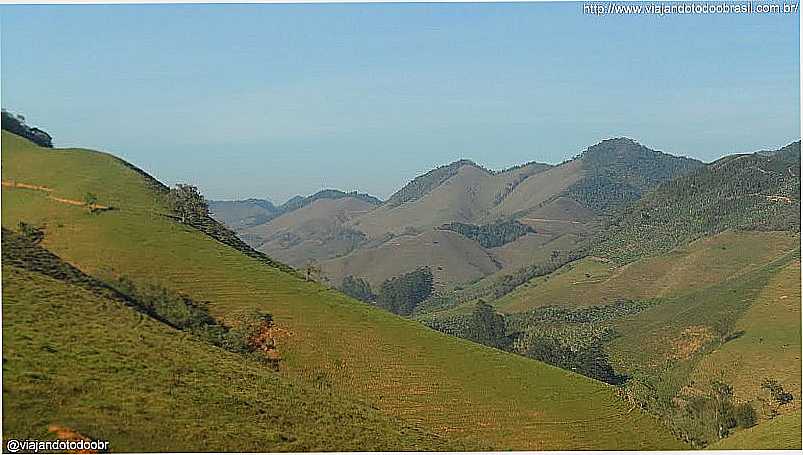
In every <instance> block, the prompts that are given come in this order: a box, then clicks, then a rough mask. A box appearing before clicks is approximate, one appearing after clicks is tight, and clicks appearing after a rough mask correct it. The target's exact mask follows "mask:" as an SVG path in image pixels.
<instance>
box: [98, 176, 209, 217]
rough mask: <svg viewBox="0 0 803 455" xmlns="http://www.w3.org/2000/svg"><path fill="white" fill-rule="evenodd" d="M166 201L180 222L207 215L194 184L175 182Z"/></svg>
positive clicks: (206, 206) (204, 203)
mask: <svg viewBox="0 0 803 455" xmlns="http://www.w3.org/2000/svg"><path fill="white" fill-rule="evenodd" d="M88 194H91V193H88ZM168 201H169V204H170V208H171V209H172V210H173V212H174V213H175V214H176V215H178V217H179V219H180V220H181V222H182V223H192V222H193V221H197V220H202V219H204V218H206V217H208V216H209V204H208V203H207V202H206V199H204V197H203V195H202V194H201V192H200V191H198V188H197V187H195V186H192V185H187V184H183V183H179V184H177V185H176V186H175V187H174V188H171V189H170V193H169V194H168Z"/></svg>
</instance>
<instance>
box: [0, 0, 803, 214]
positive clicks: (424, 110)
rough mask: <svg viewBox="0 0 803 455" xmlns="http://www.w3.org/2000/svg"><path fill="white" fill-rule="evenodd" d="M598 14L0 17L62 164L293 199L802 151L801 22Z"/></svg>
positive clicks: (246, 11) (5, 76)
mask: <svg viewBox="0 0 803 455" xmlns="http://www.w3.org/2000/svg"><path fill="white" fill-rule="evenodd" d="M581 8H582V4H581V3H559V4H555V3H547V4H545V3H540V4H440V5H436V4H384V5H382V4H380V5H378V4H364V5H343V4H341V5H337V4H331V5H183V6H182V5H133V6H119V5H111V6H0V27H1V29H0V30H1V33H2V55H1V57H2V62H1V64H2V67H0V72H1V74H2V105H3V106H4V107H6V108H8V109H10V110H12V111H14V112H20V113H23V114H24V115H26V116H27V118H28V120H29V123H31V124H33V125H39V126H41V127H43V128H44V129H45V130H46V131H48V132H50V133H51V134H52V135H53V136H54V138H55V142H56V145H57V146H82V147H88V148H96V149H101V150H106V151H110V152H113V153H115V154H117V155H120V156H122V157H124V158H126V159H128V160H129V161H131V162H133V163H134V164H136V165H138V166H140V167H142V168H144V169H145V170H147V171H148V172H150V173H152V174H154V175H155V176H156V177H157V178H159V179H161V180H163V181H165V182H167V183H175V182H178V181H184V182H191V183H195V184H197V185H198V186H199V187H200V188H201V189H202V190H203V191H204V193H205V194H206V195H207V196H208V197H210V198H216V199H217V198H227V199H228V198H246V197H268V198H270V199H272V200H274V201H275V202H283V201H284V200H285V199H286V198H288V197H289V196H291V195H294V194H297V193H302V194H309V193H312V192H315V191H317V190H319V189H321V188H324V187H331V188H339V189H343V190H354V189H358V190H360V191H366V192H370V193H372V194H375V195H378V196H380V197H383V198H384V197H387V196H388V195H389V194H390V193H392V192H393V191H394V190H396V189H398V188H399V187H400V186H402V185H403V184H404V183H405V182H406V181H407V180H409V179H411V178H412V177H414V176H416V175H417V174H420V173H422V172H424V171H426V170H428V169H430V168H432V167H435V166H438V165H441V164H445V163H448V162H451V161H454V160H456V159H459V158H469V159H473V160H475V161H476V162H478V163H480V164H483V165H485V166H487V167H490V168H503V167H507V166H510V165H514V164H518V163H522V162H526V161H532V160H537V161H544V162H552V163H554V162H560V161H562V160H564V159H566V158H569V157H571V156H572V155H574V154H576V153H578V152H579V151H581V150H582V149H584V148H586V147H587V146H588V145H591V144H594V143H596V142H598V141H600V140H601V139H604V138H607V137H613V136H629V137H632V138H634V139H637V140H638V141H639V142H641V143H643V144H645V145H647V146H650V147H652V148H657V149H659V150H663V151H666V152H669V153H673V154H679V155H689V156H693V157H697V158H700V159H703V160H712V159H714V158H716V157H719V156H721V155H723V154H727V153H733V152H744V151H754V150H757V149H769V148H777V147H779V146H782V145H785V144H787V143H789V142H791V141H793V140H796V139H798V138H799V137H800V129H799V125H800V114H799V102H800V101H799V99H800V88H799V87H800V71H799V68H800V67H799V41H798V36H799V25H798V20H799V18H798V16H797V15H796V14H795V15H697V16H664V17H657V16H623V17H613V16H605V17H596V16H588V15H584V14H583V13H582V9H581Z"/></svg>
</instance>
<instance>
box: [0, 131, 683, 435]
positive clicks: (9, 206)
mask: <svg viewBox="0 0 803 455" xmlns="http://www.w3.org/2000/svg"><path fill="white" fill-rule="evenodd" d="M2 146H3V156H2V160H3V162H2V164H3V166H2V174H3V175H2V178H3V181H4V185H3V189H2V191H3V196H4V197H3V205H2V211H3V213H2V215H3V216H2V224H3V227H4V228H6V229H9V230H15V231H16V230H18V229H19V223H20V222H24V223H27V224H28V225H32V226H39V227H42V228H43V230H44V239H43V240H42V241H41V246H42V247H43V248H46V249H47V250H49V251H50V252H52V253H53V254H54V255H55V256H57V257H58V258H60V260H62V261H64V262H66V263H68V264H71V265H72V266H73V267H75V268H76V269H78V270H80V271H81V273H83V274H86V275H87V276H92V277H99V276H102V275H112V276H116V277H119V276H124V277H126V278H127V280H130V281H131V282H133V283H142V284H143V285H147V284H148V283H152V284H154V285H158V286H163V287H166V288H169V289H170V291H171V292H176V293H180V294H181V295H184V296H186V298H187V299H191V301H193V302H205V303H204V305H203V306H204V307H206V308H208V311H209V314H210V315H211V317H213V318H214V320H215V321H218V322H219V323H221V324H231V323H232V322H231V321H236V320H237V317H238V315H239V314H241V313H242V312H247V311H261V312H268V313H270V314H271V315H272V323H273V324H274V326H273V328H272V329H271V333H273V334H275V338H276V340H275V349H277V350H278V352H279V353H280V354H281V362H280V364H279V370H278V371H273V370H272V369H270V368H268V367H267V366H265V365H264V364H261V363H260V362H259V361H258V360H256V359H255V358H252V357H241V356H239V354H235V353H232V352H228V351H226V350H223V349H220V348H217V347H214V346H212V345H209V344H207V343H205V342H204V341H202V340H201V339H199V338H198V337H197V336H192V335H190V334H188V333H186V332H181V331H178V330H176V329H173V328H169V327H166V326H164V325H159V324H157V322H155V321H154V320H153V318H149V317H145V316H144V315H142V314H141V313H137V312H135V311H134V310H133V309H132V308H128V307H124V306H122V305H120V304H118V303H115V302H113V301H111V300H109V299H104V298H99V297H98V298H96V297H94V296H93V295H89V294H88V292H89V291H86V292H85V291H82V290H80V289H75V288H74V287H70V286H69V283H67V282H66V281H64V280H61V279H59V278H55V279H54V278H52V277H40V276H36V275H34V273H38V272H31V271H30V270H24V269H23V270H22V271H21V272H19V274H20V275H18V276H16V277H14V276H13V275H12V273H17V271H14V270H12V271H11V273H7V272H5V271H4V274H3V279H4V283H3V284H4V286H3V302H4V305H9V304H10V305H13V307H14V308H15V310H14V311H4V314H6V315H9V316H8V317H4V320H3V323H4V330H3V336H4V356H7V357H8V358H7V361H6V363H5V364H4V382H5V383H6V384H8V386H7V387H4V390H3V405H4V407H6V409H7V410H15V411H18V412H5V413H4V415H3V416H4V431H11V430H12V429H13V430H14V433H13V435H14V437H17V438H21V439H22V438H37V439H41V438H44V437H45V436H46V434H45V428H46V426H47V425H61V426H65V427H68V428H70V429H71V430H73V431H75V432H78V433H81V434H86V435H90V436H92V437H96V438H97V437H102V438H104V439H109V440H110V441H111V447H112V448H115V447H119V448H120V450H130V451H146V450H157V449H158V450H171V451H179V450H193V449H198V450H226V449H236V450H349V449H351V448H354V447H355V446H359V447H361V448H373V449H377V450H380V449H382V448H387V447H392V448H393V450H420V449H424V448H433V447H445V448H448V449H449V450H462V449H463V448H474V449H485V448H489V449H557V448H560V449H572V448H575V449H599V448H607V449H617V448H619V449H624V448H628V449H638V448H642V449H652V448H654V449H658V448H663V449H674V448H681V447H684V444H682V443H679V442H678V441H676V440H675V439H674V438H673V437H672V435H671V434H670V433H669V431H668V430H666V429H665V428H664V427H662V426H661V425H659V424H658V423H657V421H656V420H655V419H654V418H653V417H651V416H649V415H647V414H645V413H643V412H641V411H640V410H639V409H634V408H632V406H631V405H630V404H629V403H628V402H627V401H625V400H624V399H623V398H622V397H621V396H620V395H619V393H618V390H617V389H615V388H613V387H610V386H608V385H606V384H603V383H601V382H598V381H594V380H591V379H588V378H586V377H583V376H581V375H578V374H575V373H573V372H569V371H565V370H561V369H558V368H554V367H551V366H548V365H545V364H543V363H540V362H537V361H533V360H530V359H526V358H524V357H521V356H517V355H514V354H510V353H506V352H502V351H499V350H496V349H492V348H488V347H484V346H480V345H477V344H475V343H472V342H469V341H466V340H461V339H457V338H454V337H450V336H447V335H444V334H440V333H438V332H435V331H433V330H430V329H427V328H424V327H422V326H421V325H419V324H418V323H416V322H413V321H410V320H406V319H403V318H400V317H397V316H395V315H392V314H389V313H386V312H384V311H381V310H379V309H376V308H373V307H371V306H369V305H366V304H363V303H360V302H357V301H354V300H352V299H350V298H347V297H345V296H344V295H342V294H340V293H339V292H336V291H334V290H331V289H327V288H325V287H323V286H321V285H319V284H317V283H314V282H309V281H304V280H303V279H301V278H299V277H298V276H297V275H296V274H293V273H291V271H288V270H287V269H286V268H284V267H281V266H279V265H277V264H273V263H271V262H269V261H267V260H262V259H261V258H262V256H259V255H257V254H256V253H255V252H251V251H250V250H247V249H246V247H243V246H238V247H237V248H235V247H233V246H232V244H233V243H232V240H231V237H229V236H225V235H223V234H222V233H220V232H217V233H215V235H214V236H213V235H212V233H210V232H207V231H206V230H205V229H204V228H203V226H200V227H199V226H196V225H194V224H182V223H180V222H179V220H178V219H176V218H175V217H173V216H170V212H169V210H168V209H167V206H166V204H165V202H164V189H163V188H162V187H159V186H154V185H152V184H151V181H150V180H149V179H147V178H146V177H144V176H143V174H142V173H141V172H138V171H136V170H135V169H133V168H132V166H131V165H127V164H125V163H124V162H122V161H121V160H119V159H117V158H115V157H113V156H111V155H108V154H106V153H100V152H93V151H88V150H82V149H59V150H57V151H52V150H50V149H46V148H40V147H37V146H35V145H34V144H33V143H31V142H29V141H26V140H24V139H22V138H19V137H17V136H13V135H11V134H8V133H6V132H4V133H3V135H2ZM6 182H9V183H8V184H6ZM12 182H13V184H12ZM87 192H91V193H94V194H96V195H97V205H99V206H102V207H105V208H106V209H102V210H101V209H97V210H89V207H87V206H86V205H84V204H82V203H81V202H78V203H75V201H81V200H82V199H83V197H84V196H85V195H86V193H87ZM109 208H111V209H109ZM3 250H4V252H5V248H4V249H3ZM4 266H6V265H5V264H4ZM6 267H7V266H6ZM11 267H14V266H13V265H12V266H11ZM40 275H41V274H40ZM65 283H66V284H65ZM82 289H83V288H82ZM234 327H235V328H236V327H238V326H234ZM500 372H504V374H500ZM90 377H91V378H92V380H89V379H88V378H90ZM76 410H78V411H79V412H76ZM168 416H169V417H168ZM188 421H191V422H192V425H185V424H184V423H186V422H188ZM411 427H414V429H412V428H411ZM428 435H434V436H435V437H434V438H431V437H429V436H428ZM3 436H4V438H8V437H10V436H11V433H4V435H3ZM232 437H235V440H232Z"/></svg>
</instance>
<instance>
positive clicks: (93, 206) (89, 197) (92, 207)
mask: <svg viewBox="0 0 803 455" xmlns="http://www.w3.org/2000/svg"><path fill="white" fill-rule="evenodd" d="M97 203H98V197H97V196H96V195H95V193H90V192H87V193H86V194H84V205H85V206H86V208H88V209H89V212H90V213H95V212H96V211H97V209H98V207H97Z"/></svg>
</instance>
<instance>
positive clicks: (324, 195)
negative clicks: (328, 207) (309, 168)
mask: <svg viewBox="0 0 803 455" xmlns="http://www.w3.org/2000/svg"><path fill="white" fill-rule="evenodd" d="M342 198H352V199H356V200H358V201H362V202H365V203H367V204H370V205H379V204H381V203H382V200H381V199H379V198H376V197H374V196H371V195H370V194H367V193H358V192H357V191H352V192H350V193H346V192H345V191H340V190H332V189H327V190H321V191H318V192H317V193H315V194H313V195H311V196H306V197H305V196H294V197H292V198H290V199H289V200H288V201H287V202H285V203H284V204H282V205H281V206H280V207H279V211H280V212H281V213H288V212H292V211H293V210H297V209H299V208H301V207H304V206H307V205H309V204H312V203H313V202H315V201H317V200H319V199H342Z"/></svg>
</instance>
